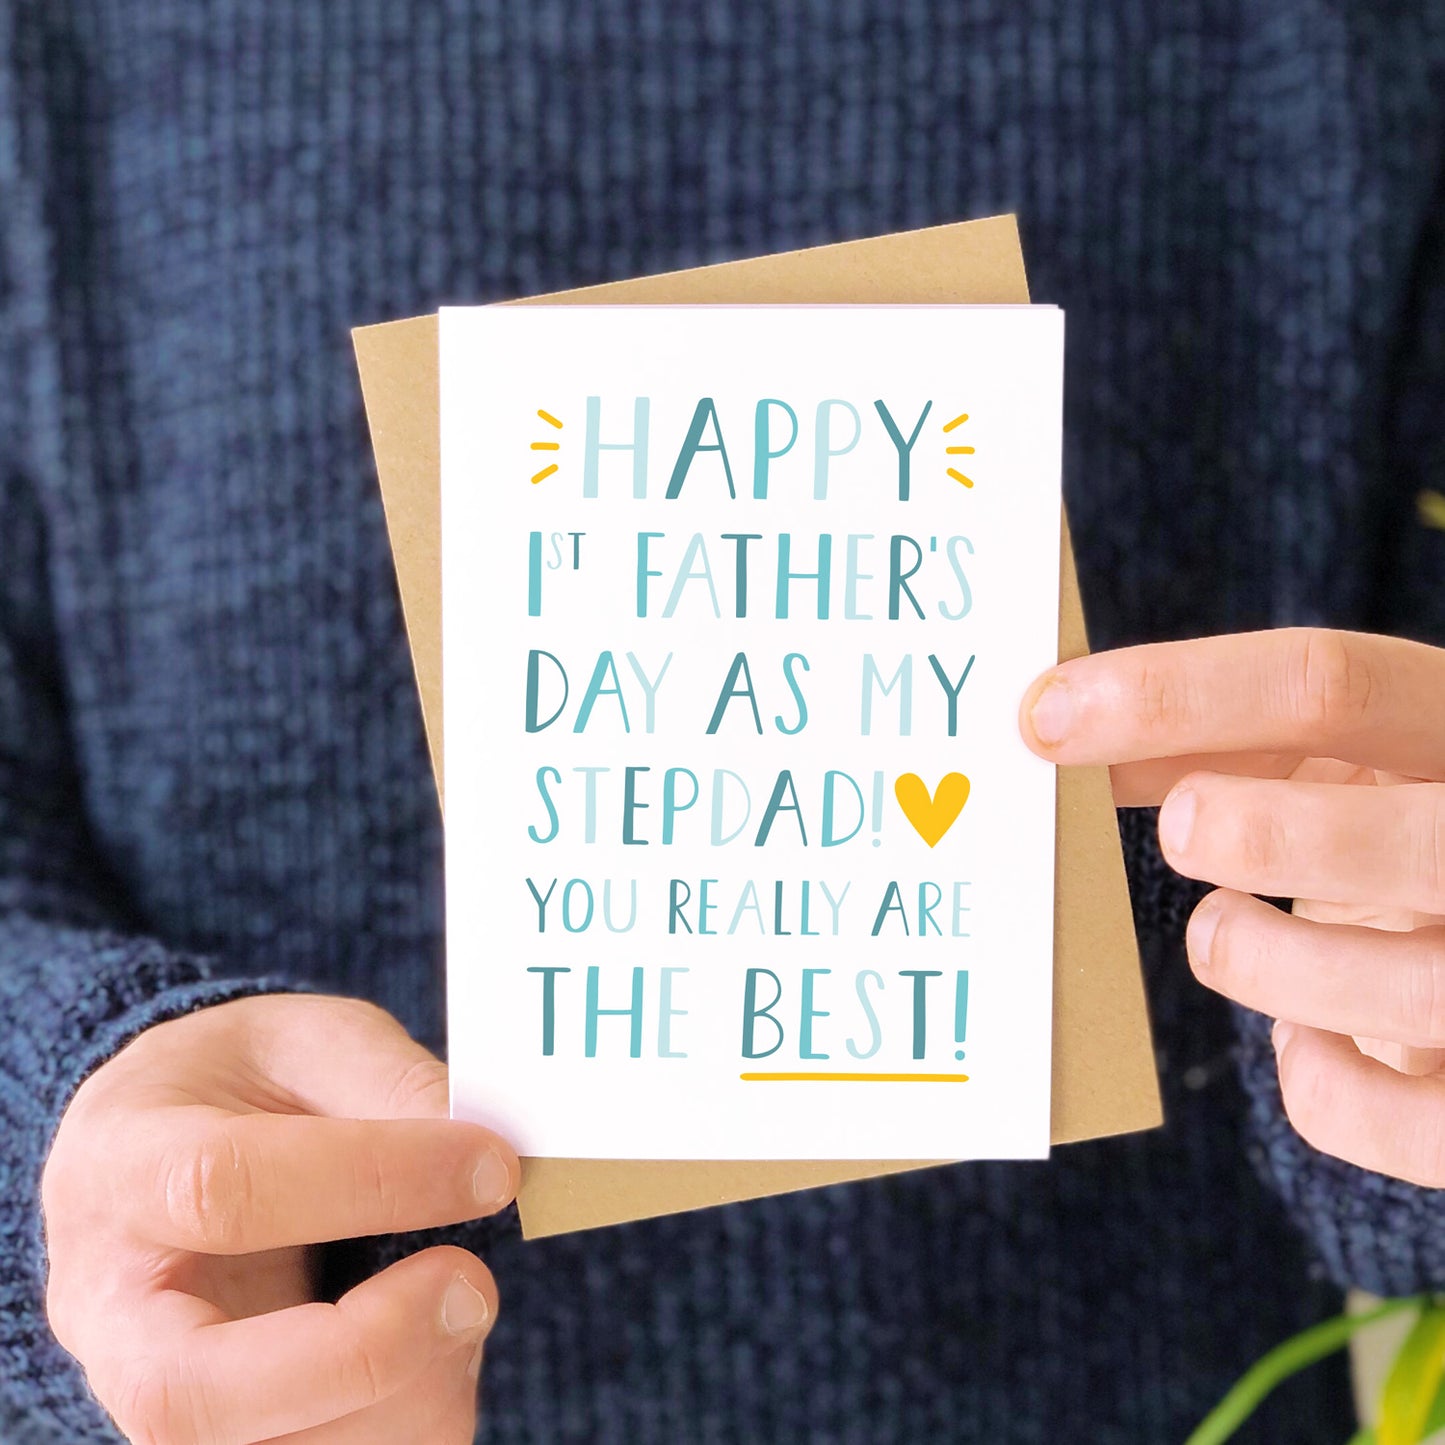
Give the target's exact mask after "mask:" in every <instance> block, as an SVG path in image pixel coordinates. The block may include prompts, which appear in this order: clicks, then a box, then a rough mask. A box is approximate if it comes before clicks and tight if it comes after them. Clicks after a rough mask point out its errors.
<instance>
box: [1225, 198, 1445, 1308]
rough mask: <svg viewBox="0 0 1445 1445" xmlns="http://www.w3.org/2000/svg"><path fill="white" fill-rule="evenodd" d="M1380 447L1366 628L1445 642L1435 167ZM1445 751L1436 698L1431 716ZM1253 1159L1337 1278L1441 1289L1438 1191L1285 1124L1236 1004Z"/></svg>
mask: <svg viewBox="0 0 1445 1445" xmlns="http://www.w3.org/2000/svg"><path fill="white" fill-rule="evenodd" d="M1400 314H1401V316H1402V319H1403V321H1404V325H1405V337H1404V340H1403V342H1402V344H1401V346H1400V349H1399V350H1398V352H1397V354H1396V356H1395V358H1394V364H1393V367H1392V386H1391V392H1390V398H1389V400H1388V402H1387V405H1386V407H1385V411H1384V416H1383V423H1384V435H1383V437H1382V446H1381V458H1380V460H1381V466H1380V476H1381V482H1380V488H1379V493H1378V497H1377V503H1378V512H1379V518H1380V530H1379V541H1378V554H1377V555H1378V558H1379V565H1378V571H1377V587H1376V592H1375V596H1374V608H1373V612H1372V615H1371V616H1370V619H1369V622H1370V626H1371V628H1372V630H1374V631H1377V632H1383V633H1389V634H1393V635H1397V636H1405V637H1413V638H1416V639H1418V640H1420V641H1422V642H1428V643H1431V644H1433V645H1435V646H1437V647H1439V646H1445V174H1442V177H1441V184H1439V185H1437V187H1436V195H1435V205H1434V210H1433V212H1432V216H1431V220H1430V221H1429V223H1428V224H1427V226H1426V228H1425V230H1424V232H1423V235H1422V239H1421V243H1420V246H1419V248H1418V250H1417V251H1416V255H1415V264H1414V269H1413V273H1412V276H1411V280H1410V286H1409V290H1408V292H1407V294H1406V295H1405V296H1403V297H1402V298H1401V299H1400ZM1439 723H1440V729H1441V739H1442V742H1441V746H1442V751H1445V697H1442V699H1441V714H1440V718H1439ZM1239 1017H1240V1048H1241V1056H1242V1062H1243V1071H1244V1081H1245V1085H1246V1088H1247V1089H1248V1092H1249V1097H1250V1116H1249V1125H1250V1138H1251V1148H1252V1150H1253V1153H1254V1156H1255V1161H1256V1163H1257V1164H1258V1166H1259V1167H1260V1169H1261V1170H1262V1171H1263V1172H1264V1174H1265V1176H1266V1177H1267V1179H1269V1180H1270V1181H1271V1182H1272V1183H1273V1184H1274V1185H1275V1186H1276V1187H1277V1189H1278V1190H1279V1192H1280V1194H1281V1195H1282V1197H1283V1199H1284V1202H1285V1205H1286V1207H1287V1208H1288V1209H1289V1211H1290V1213H1291V1214H1292V1215H1293V1217H1294V1219H1295V1220H1296V1222H1297V1223H1298V1224H1299V1225H1300V1226H1301V1227H1302V1228H1303V1229H1304V1230H1305V1232H1306V1233H1307V1234H1308V1235H1309V1236H1310V1238H1311V1239H1313V1241H1314V1243H1315V1245H1316V1247H1317V1248H1318V1250H1319V1252H1320V1254H1321V1257H1322V1258H1323V1260H1324V1262H1325V1265H1326V1267H1327V1268H1328V1269H1329V1271H1330V1273H1331V1274H1332V1275H1333V1276H1334V1278H1335V1279H1336V1280H1337V1281H1338V1282H1339V1283H1340V1284H1343V1285H1354V1286H1358V1287H1360V1288H1362V1289H1367V1290H1370V1291H1372V1292H1373V1293H1375V1294H1381V1295H1402V1294H1413V1293H1415V1292H1416V1291H1419V1290H1424V1289H1433V1290H1441V1289H1445V1190H1428V1189H1418V1188H1415V1187H1413V1186H1411V1185H1409V1184H1403V1183H1401V1182H1400V1181H1399V1180H1396V1179H1387V1178H1385V1177H1384V1176H1383V1175H1379V1174H1372V1173H1368V1172H1367V1171H1365V1170H1363V1169H1357V1168H1355V1167H1354V1166H1353V1165H1349V1164H1343V1163H1341V1162H1340V1161H1339V1160H1337V1159H1330V1158H1327V1157H1325V1156H1324V1155H1321V1154H1319V1153H1318V1152H1316V1151H1315V1150H1313V1149H1311V1148H1310V1147H1309V1145H1307V1144H1305V1143H1304V1142H1303V1141H1302V1140H1301V1139H1300V1138H1299V1136H1298V1135H1297V1134H1295V1133H1294V1131H1293V1130H1292V1129H1291V1128H1290V1126H1289V1123H1288V1121H1287V1120H1286V1118H1285V1116H1284V1109H1283V1105H1282V1102H1281V1100H1280V1094H1279V1080H1278V1075H1277V1073H1276V1070H1275V1062H1274V1050H1273V1048H1272V1046H1271V1043H1270V1037H1269V1031H1270V1021H1269V1020H1268V1019H1264V1018H1261V1017H1260V1016H1259V1015H1257V1014H1247V1013H1245V1012H1244V1011H1242V1010H1241V1011H1240V1013H1239Z"/></svg>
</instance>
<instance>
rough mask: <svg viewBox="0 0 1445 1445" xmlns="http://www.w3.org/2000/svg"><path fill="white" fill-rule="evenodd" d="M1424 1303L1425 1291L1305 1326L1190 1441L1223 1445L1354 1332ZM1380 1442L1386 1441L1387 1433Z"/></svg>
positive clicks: (1252, 1371)
mask: <svg viewBox="0 0 1445 1445" xmlns="http://www.w3.org/2000/svg"><path fill="white" fill-rule="evenodd" d="M1423 1304H1424V1299H1423V1298H1422V1297H1421V1296H1419V1295H1413V1296H1411V1297H1409V1298H1407V1299H1395V1300H1386V1301H1385V1302H1384V1303H1383V1304H1380V1305H1377V1306H1376V1307H1375V1308H1374V1309H1372V1310H1366V1311H1365V1312H1364V1313H1363V1314H1358V1315H1336V1316H1335V1317H1334V1318H1332V1319H1328V1320H1322V1321H1321V1322H1320V1323H1319V1324H1317V1325H1311V1326H1310V1327H1309V1329H1307V1330H1301V1331H1300V1333H1299V1334H1297V1335H1295V1336H1293V1337H1292V1338H1291V1339H1288V1340H1285V1341H1284V1343H1283V1344H1279V1345H1276V1346H1275V1347H1274V1349H1272V1350H1271V1351H1270V1352H1269V1353H1268V1354H1267V1355H1265V1356H1264V1357H1263V1358H1262V1359H1260V1360H1257V1361H1256V1362H1255V1363H1254V1364H1253V1365H1251V1366H1250V1367H1249V1369H1248V1370H1246V1371H1245V1372H1244V1374H1243V1375H1241V1376H1240V1378H1239V1381H1238V1383H1237V1384H1236V1385H1235V1386H1234V1388H1233V1389H1232V1390H1230V1392H1229V1393H1228V1394H1227V1395H1226V1396H1225V1397H1224V1398H1223V1399H1222V1400H1221V1401H1220V1402H1219V1404H1217V1405H1216V1406H1215V1407H1214V1409H1213V1410H1211V1411H1210V1412H1209V1414H1208V1416H1207V1417H1206V1418H1205V1419H1204V1420H1202V1421H1201V1422H1200V1424H1199V1425H1198V1427H1197V1428H1196V1429H1195V1431H1194V1433H1193V1434H1192V1435H1191V1436H1190V1437H1189V1438H1188V1440H1186V1441H1185V1442H1184V1445H1223V1442H1224V1441H1225V1440H1228V1439H1229V1438H1230V1436H1232V1435H1233V1434H1234V1433H1235V1432H1236V1431H1237V1430H1238V1429H1239V1427H1240V1426H1241V1425H1243V1424H1244V1422H1245V1421H1246V1420H1247V1419H1249V1417H1250V1416H1251V1415H1252V1414H1254V1412H1255V1411H1256V1410H1257V1409H1258V1408H1259V1405H1260V1402H1261V1401H1262V1400H1263V1399H1264V1397H1265V1396H1266V1395H1268V1394H1269V1392H1270V1391H1271V1390H1273V1389H1274V1387H1275V1386H1276V1385H1278V1384H1280V1383H1281V1381H1283V1380H1287V1379H1288V1378H1289V1377H1290V1376H1291V1375H1294V1374H1298V1373H1299V1371H1301V1370H1303V1369H1305V1368H1307V1367H1308V1366H1310V1365H1313V1364H1314V1363H1315V1362H1316V1361H1317V1360H1322V1359H1324V1358H1325V1356H1327V1355H1332V1354H1334V1352H1335V1351H1336V1350H1339V1349H1343V1348H1344V1346H1345V1345H1346V1344H1348V1343H1349V1340H1350V1336H1351V1335H1353V1334H1354V1333H1355V1332H1356V1331H1357V1330H1362V1329H1364V1327H1365V1326H1366V1325H1369V1324H1373V1323H1374V1322H1375V1321H1376V1320H1380V1319H1384V1318H1385V1316H1386V1315H1393V1314H1398V1313H1399V1312H1400V1311H1401V1310H1407V1309H1419V1308H1420V1307H1421V1306H1422V1305H1423ZM1366 1438H1367V1439H1368V1436H1367V1437H1366ZM1380 1445H1384V1438H1383V1436H1382V1437H1381V1440H1380Z"/></svg>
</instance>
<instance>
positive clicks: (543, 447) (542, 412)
mask: <svg viewBox="0 0 1445 1445" xmlns="http://www.w3.org/2000/svg"><path fill="white" fill-rule="evenodd" d="M537 415H538V416H539V417H541V418H542V420H543V421H544V422H546V423H547V425H548V426H552V427H556V428H557V430H558V431H561V430H562V423H561V421H560V419H559V418H557V417H555V416H553V415H552V413H551V412H550V411H547V410H546V409H545V408H543V407H540V406H539V407H538V408H537ZM532 450H533V451H534V452H558V451H561V450H562V443H561V442H533V443H532ZM556 470H557V466H556V463H555V462H554V463H553V464H552V465H551V466H550V467H543V468H542V470H541V471H540V472H538V473H537V474H536V475H535V476H534V477H533V478H532V485H533V486H534V487H535V486H536V485H537V483H538V482H545V481H546V480H547V478H548V477H550V476H551V475H552V473H553V472H555V471H556Z"/></svg>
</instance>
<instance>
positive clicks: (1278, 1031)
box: [1270, 1019, 1296, 1053]
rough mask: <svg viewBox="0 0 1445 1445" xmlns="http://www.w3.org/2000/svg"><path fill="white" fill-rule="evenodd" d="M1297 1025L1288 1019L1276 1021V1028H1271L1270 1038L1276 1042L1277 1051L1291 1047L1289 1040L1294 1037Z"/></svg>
mask: <svg viewBox="0 0 1445 1445" xmlns="http://www.w3.org/2000/svg"><path fill="white" fill-rule="evenodd" d="M1295 1027H1296V1026H1295V1025H1294V1024H1292V1023H1291V1022H1290V1021H1289V1020H1288V1019H1276V1020H1275V1021H1274V1028H1273V1029H1271V1030H1270V1039H1271V1041H1272V1042H1273V1043H1274V1051H1275V1053H1279V1052H1280V1051H1281V1050H1283V1049H1286V1048H1288V1047H1289V1041H1290V1040H1291V1039H1292V1038H1293V1037H1294V1033H1295Z"/></svg>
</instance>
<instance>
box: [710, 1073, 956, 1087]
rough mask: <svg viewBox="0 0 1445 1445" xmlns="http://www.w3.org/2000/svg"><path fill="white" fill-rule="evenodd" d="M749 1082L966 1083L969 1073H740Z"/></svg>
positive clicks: (744, 1080)
mask: <svg viewBox="0 0 1445 1445" xmlns="http://www.w3.org/2000/svg"><path fill="white" fill-rule="evenodd" d="M738 1078H740V1079H741V1080H743V1082H744V1083H748V1084H790V1083H799V1082H805V1081H809V1082H818V1083H828V1084H966V1083H968V1075H967V1074H825V1073H822V1072H819V1071H814V1070H809V1071H808V1072H807V1073H798V1074H739V1075H738Z"/></svg>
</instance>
